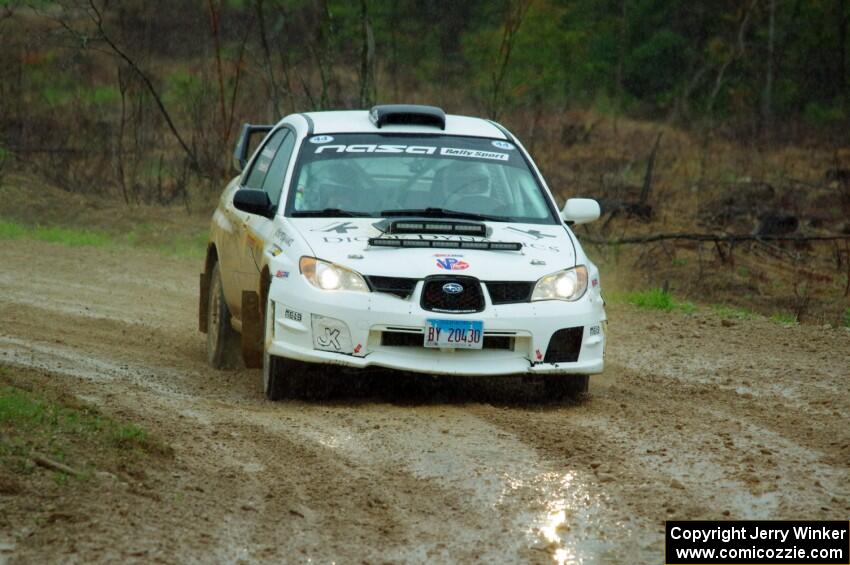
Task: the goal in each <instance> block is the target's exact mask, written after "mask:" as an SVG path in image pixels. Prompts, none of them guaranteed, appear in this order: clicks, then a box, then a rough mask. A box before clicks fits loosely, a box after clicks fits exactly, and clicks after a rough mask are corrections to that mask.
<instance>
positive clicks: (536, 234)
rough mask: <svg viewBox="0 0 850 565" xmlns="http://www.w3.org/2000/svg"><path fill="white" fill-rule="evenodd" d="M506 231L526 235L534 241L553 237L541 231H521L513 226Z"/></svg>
mask: <svg viewBox="0 0 850 565" xmlns="http://www.w3.org/2000/svg"><path fill="white" fill-rule="evenodd" d="M506 229H509V230H511V231H515V232H517V233H521V234H524V235H527V236H529V237H533V238H534V240H535V241H537V240H540V239H543V238H544V237H555V236H554V235H552V234H550V233H543V232H542V231H539V230H521V229H519V228H515V227H513V226H511V227H508V228H506Z"/></svg>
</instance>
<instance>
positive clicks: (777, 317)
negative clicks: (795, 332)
mask: <svg viewBox="0 0 850 565" xmlns="http://www.w3.org/2000/svg"><path fill="white" fill-rule="evenodd" d="M770 319H771V320H773V321H774V322H777V323H779V324H783V325H786V326H791V325H794V324H796V323H797V317H796V316H794V314H791V313H790V312H777V313H776V314H774V315H773V316H771V317H770Z"/></svg>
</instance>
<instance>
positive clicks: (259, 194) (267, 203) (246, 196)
mask: <svg viewBox="0 0 850 565" xmlns="http://www.w3.org/2000/svg"><path fill="white" fill-rule="evenodd" d="M233 207H234V208H236V209H237V210H241V211H243V212H247V213H248V214H255V215H257V216H263V217H265V218H272V217H274V210H273V209H272V202H271V200H269V195H268V194H267V193H266V191H265V190H257V189H255V188H240V189H239V190H237V191H236V192H234V193H233Z"/></svg>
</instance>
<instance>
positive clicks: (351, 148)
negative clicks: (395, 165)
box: [315, 143, 437, 155]
mask: <svg viewBox="0 0 850 565" xmlns="http://www.w3.org/2000/svg"><path fill="white" fill-rule="evenodd" d="M315 152H316V153H317V154H318V153H325V152H327V153H408V154H410V155H433V154H434V153H436V152H437V148H436V147H427V146H424V145H374V144H370V143H359V144H355V145H323V146H321V147H317V148H316V151H315Z"/></svg>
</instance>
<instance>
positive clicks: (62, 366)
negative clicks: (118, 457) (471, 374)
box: [0, 242, 850, 563]
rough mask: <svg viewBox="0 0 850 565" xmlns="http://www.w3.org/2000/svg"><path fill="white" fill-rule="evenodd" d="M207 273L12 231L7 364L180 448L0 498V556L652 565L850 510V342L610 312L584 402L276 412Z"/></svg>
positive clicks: (503, 387)
mask: <svg viewBox="0 0 850 565" xmlns="http://www.w3.org/2000/svg"><path fill="white" fill-rule="evenodd" d="M197 268H198V265H195V264H194V263H193V262H191V261H190V262H186V261H180V260H177V259H165V258H161V257H158V256H156V255H153V254H148V253H143V252H135V251H133V252H131V251H123V252H118V251H110V250H92V249H82V248H79V249H72V248H66V247H61V246H54V245H50V244H35V243H26V244H21V243H20V242H17V243H9V242H5V243H2V242H0V320H2V321H3V324H2V326H0V363H3V364H4V365H8V366H19V367H27V368H30V369H35V370H36V372H35V373H27V374H29V375H30V378H31V379H33V381H34V382H35V383H36V384H37V385H38V386H44V387H52V388H56V389H60V390H62V391H65V392H69V393H72V394H74V395H76V396H78V397H80V398H83V399H84V400H87V401H89V402H93V403H96V404H97V405H98V406H100V407H101V409H102V410H103V411H104V412H106V413H110V414H114V415H118V416H122V417H127V418H130V419H133V420H136V421H138V422H140V423H141V424H142V425H144V426H145V427H146V428H148V429H150V430H151V431H153V432H154V433H156V434H157V435H159V436H160V437H162V438H164V439H165V440H166V441H167V442H168V443H169V444H170V445H171V446H172V447H173V449H174V458H173V459H167V460H162V461H160V460H152V461H151V462H150V463H149V466H148V467H147V468H144V469H141V470H140V471H137V472H135V474H134V472H133V471H132V470H125V471H124V472H119V473H118V474H117V475H116V476H115V477H114V478H104V477H99V478H96V479H94V480H95V481H99V482H97V483H95V484H96V485H97V487H98V488H97V489H92V488H76V487H75V486H74V485H73V484H71V485H70V486H67V487H66V489H65V490H57V489H49V490H37V489H35V488H34V487H33V486H32V484H30V483H26V482H24V484H23V488H21V489H19V490H18V492H16V493H13V494H8V493H7V494H0V506H2V508H3V512H2V518H0V562H2V561H9V562H11V563H18V562H43V561H46V560H57V559H63V560H67V561H71V562H73V561H78V562H90V561H113V560H139V561H156V560H161V561H166V560H168V561H173V560H175V559H176V560H179V561H184V562H185V561H189V562H192V561H209V560H227V561H236V560H246V561H263V560H275V561H281V560H293V561H294V560H303V559H305V558H308V557H310V558H313V559H315V560H317V561H322V562H325V561H330V560H345V561H366V562H374V561H385V560H390V561H414V560H415V561H421V560H424V559H427V558H431V559H436V560H443V561H445V560H463V561H470V560H497V561H498V560H522V561H531V562H543V563H547V562H552V561H553V560H558V561H575V560H578V561H585V562H598V561H602V562H615V561H619V562H623V561H627V560H638V561H650V562H658V561H659V560H660V558H661V546H662V532H663V521H664V520H665V519H668V518H678V519H697V518H705V519H715V518H718V519H719V518H726V517H729V518H760V517H762V518H768V517H769V518H774V519H783V518H801V517H807V518H832V519H846V518H847V515H848V512H850V396H848V394H847V383H848V378H850V332H847V331H846V330H844V329H829V328H820V327H812V326H805V327H784V326H781V325H778V324H775V323H772V322H769V321H766V320H760V319H759V320H746V321H735V322H732V323H731V324H730V322H729V321H727V322H726V323H725V324H724V323H722V320H721V319H720V318H717V317H715V316H713V315H708V314H695V315H689V316H685V315H682V314H659V313H647V312H639V311H636V310H633V309H631V308H615V309H613V310H612V311H610V312H609V314H610V318H611V322H610V349H609V358H608V365H607V369H606V372H605V374H604V375H603V376H601V377H597V378H595V379H594V380H592V384H591V391H592V392H591V395H590V396H589V397H587V398H585V399H583V400H582V401H581V402H579V403H577V404H560V405H553V404H551V403H547V402H546V401H545V399H543V398H541V397H540V395H539V394H537V393H536V392H535V391H534V390H530V389H529V387H530V385H529V384H527V383H526V384H524V383H522V382H519V381H505V380H504V379H498V380H486V379H479V380H459V379H436V380H435V379H430V378H425V377H417V378H404V379H400V378H398V377H397V376H393V375H376V376H372V377H369V378H368V379H365V378H364V379H362V380H358V381H354V380H352V379H353V378H354V377H352V376H350V375H344V376H340V379H342V380H341V381H340V393H339V395H337V396H336V397H335V398H334V399H332V400H330V401H325V402H316V403H304V402H284V403H269V402H266V401H264V400H263V398H262V392H261V387H260V376H259V374H258V373H257V372H255V371H235V372H216V371H213V370H210V369H209V368H207V367H206V366H205V364H204V355H203V346H204V342H203V339H202V336H201V335H200V334H199V333H198V332H197V330H196V314H195V301H196V289H195V286H196V281H197V272H196V271H197ZM536 394H537V396H535V395H536ZM95 492H96V493H97V496H93V494H94V493H95Z"/></svg>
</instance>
